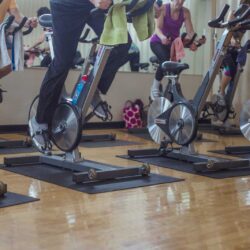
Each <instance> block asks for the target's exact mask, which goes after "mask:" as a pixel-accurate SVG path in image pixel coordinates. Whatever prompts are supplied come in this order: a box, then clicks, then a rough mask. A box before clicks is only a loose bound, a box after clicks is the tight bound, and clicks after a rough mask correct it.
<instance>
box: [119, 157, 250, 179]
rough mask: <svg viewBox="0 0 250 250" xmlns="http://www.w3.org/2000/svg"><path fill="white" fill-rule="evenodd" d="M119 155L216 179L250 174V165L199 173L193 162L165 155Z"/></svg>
mask: <svg viewBox="0 0 250 250" xmlns="http://www.w3.org/2000/svg"><path fill="white" fill-rule="evenodd" d="M117 157H120V158H123V159H129V160H134V161H138V162H142V163H148V164H152V165H155V166H158V167H163V168H169V169H174V170H177V171H181V172H186V173H190V174H196V175H201V176H206V177H210V178H215V179H223V178H230V177H237V176H247V175H250V167H249V168H245V169H244V168H241V169H228V170H221V171H214V172H212V171H211V172H204V173H199V172H196V171H195V170H194V169H193V166H192V163H188V162H184V161H178V160H173V159H169V158H166V157H163V156H150V157H141V158H139V157H136V158H130V157H129V156H127V155H119V156H117Z"/></svg>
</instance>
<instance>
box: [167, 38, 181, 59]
mask: <svg viewBox="0 0 250 250" xmlns="http://www.w3.org/2000/svg"><path fill="white" fill-rule="evenodd" d="M184 57H185V51H184V45H183V42H182V40H181V38H180V37H177V38H175V39H174V41H173V42H172V44H171V50H170V58H171V61H173V62H178V61H180V60H181V59H183V58H184Z"/></svg>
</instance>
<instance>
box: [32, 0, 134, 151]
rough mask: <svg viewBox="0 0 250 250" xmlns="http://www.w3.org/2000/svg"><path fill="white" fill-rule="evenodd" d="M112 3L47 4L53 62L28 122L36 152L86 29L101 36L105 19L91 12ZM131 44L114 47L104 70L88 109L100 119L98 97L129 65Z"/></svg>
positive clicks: (59, 0)
mask: <svg viewBox="0 0 250 250" xmlns="http://www.w3.org/2000/svg"><path fill="white" fill-rule="evenodd" d="M111 3H112V1H111V0H90V1H88V0H86V1H83V0H74V1H72V0H50V6H51V13H52V21H53V33H54V34H53V44H54V52H55V58H54V59H53V61H52V63H51V64H50V66H49V68H48V71H47V73H46V75H45V78H44V80H43V82H42V85H41V89H40V95H39V103H38V108H37V114H36V117H32V118H31V119H30V121H29V129H30V133H31V136H32V138H33V142H34V143H35V145H36V146H37V147H38V148H41V147H42V146H43V145H44V144H45V141H44V137H43V135H42V134H43V132H46V131H47V130H48V126H49V125H50V123H51V120H52V117H53V114H54V111H55V108H56V106H57V104H58V101H59V98H60V95H61V91H62V88H63V86H64V82H65V80H66V78H67V75H68V72H69V69H70V68H71V66H72V61H73V59H74V56H75V53H76V49H77V45H78V40H79V38H80V35H81V33H82V31H83V29H84V27H85V25H86V24H88V25H89V26H90V27H91V28H92V29H93V30H94V32H95V33H96V35H97V36H100V35H101V33H102V30H103V24H104V18H105V17H104V15H98V16H95V17H92V16H91V15H90V12H91V10H92V9H94V8H95V7H96V8H100V9H104V10H105V9H107V8H108V7H109V6H110V5H111ZM130 44H131V38H129V41H128V43H127V44H121V45H118V46H116V47H115V48H114V49H113V50H112V52H111V55H110V57H109V59H108V62H107V65H106V66H105V69H104V72H103V74H102V77H101V80H100V82H99V85H98V90H97V91H96V93H95V95H94V98H93V100H92V103H91V107H92V108H93V109H94V112H95V113H96V114H97V115H98V116H99V117H103V118H105V116H106V114H105V111H104V110H103V108H102V106H101V105H99V104H100V103H101V102H102V100H101V97H100V93H102V94H104V95H105V94H106V93H107V91H108V89H109V87H110V85H111V83H112V81H113V79H114V76H115V74H116V72H117V71H118V69H119V68H120V66H122V65H123V64H124V63H126V62H127V61H128V58H127V57H128V50H129V48H130Z"/></svg>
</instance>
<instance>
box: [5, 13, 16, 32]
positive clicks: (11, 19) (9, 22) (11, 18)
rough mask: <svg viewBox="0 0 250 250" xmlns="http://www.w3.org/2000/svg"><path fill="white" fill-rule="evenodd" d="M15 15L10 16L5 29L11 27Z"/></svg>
mask: <svg viewBox="0 0 250 250" xmlns="http://www.w3.org/2000/svg"><path fill="white" fill-rule="evenodd" d="M14 20H15V17H14V16H9V17H8V19H7V20H6V22H5V24H6V25H5V30H7V29H9V27H10V26H11V24H12V23H13V22H14Z"/></svg>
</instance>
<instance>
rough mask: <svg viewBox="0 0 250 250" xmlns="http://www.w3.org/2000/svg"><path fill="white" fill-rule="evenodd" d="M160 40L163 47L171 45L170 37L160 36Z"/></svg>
mask: <svg viewBox="0 0 250 250" xmlns="http://www.w3.org/2000/svg"><path fill="white" fill-rule="evenodd" d="M160 39H161V43H162V44H164V45H169V44H171V37H169V36H162V37H160Z"/></svg>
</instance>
